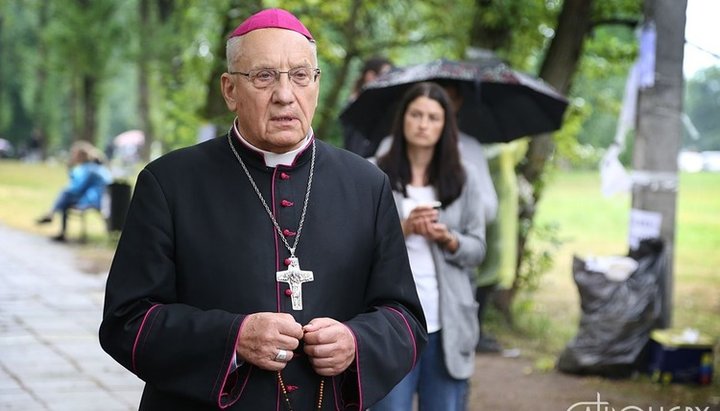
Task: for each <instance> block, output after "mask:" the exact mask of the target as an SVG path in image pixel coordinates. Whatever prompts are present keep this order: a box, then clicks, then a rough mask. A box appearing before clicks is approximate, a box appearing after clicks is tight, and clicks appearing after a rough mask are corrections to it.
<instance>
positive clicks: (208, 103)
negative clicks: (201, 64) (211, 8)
mask: <svg viewBox="0 0 720 411" xmlns="http://www.w3.org/2000/svg"><path fill="white" fill-rule="evenodd" d="M260 3H261V2H260V1H242V0H233V1H231V4H230V8H229V9H230V10H229V11H228V12H227V13H225V19H224V20H223V24H222V27H223V28H222V34H221V35H220V36H218V40H217V42H216V43H215V47H214V50H213V55H214V56H215V60H214V61H215V62H214V63H213V69H212V70H211V71H210V75H209V77H208V79H207V90H208V94H207V99H206V100H205V107H203V109H202V110H201V111H200V113H201V114H200V116H201V117H202V118H204V119H205V120H207V121H209V122H211V123H224V122H225V118H228V117H232V114H231V113H229V112H228V109H227V106H226V105H225V100H224V99H223V96H222V92H221V90H220V76H221V75H222V73H224V72H225V71H227V61H226V59H225V43H226V39H227V35H229V34H230V32H232V30H233V29H234V28H235V27H236V26H237V25H238V24H240V21H239V20H242V19H244V18H245V17H249V16H250V14H251V13H252V12H254V11H256V10H259V9H261V8H262V7H261V4H260ZM237 16H242V17H241V18H240V19H238V17H237ZM228 125H229V124H228Z"/></svg>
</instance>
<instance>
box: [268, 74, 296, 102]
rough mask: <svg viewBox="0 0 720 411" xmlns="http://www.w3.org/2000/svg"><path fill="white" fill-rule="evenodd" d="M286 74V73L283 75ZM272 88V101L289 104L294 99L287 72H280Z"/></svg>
mask: <svg viewBox="0 0 720 411" xmlns="http://www.w3.org/2000/svg"><path fill="white" fill-rule="evenodd" d="M283 74H286V75H283ZM274 87H275V89H274V90H273V101H274V102H275V103H280V104H290V103H292V102H293V101H295V93H294V90H293V84H292V81H291V80H290V76H289V75H287V73H280V78H279V79H278V80H277V82H276V83H275V86H274Z"/></svg>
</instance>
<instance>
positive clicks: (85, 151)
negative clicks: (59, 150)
mask: <svg viewBox="0 0 720 411" xmlns="http://www.w3.org/2000/svg"><path fill="white" fill-rule="evenodd" d="M68 168H69V170H70V172H69V174H70V175H69V177H70V182H69V183H68V185H67V186H66V187H65V188H64V189H63V190H62V191H61V192H60V194H59V195H58V197H57V199H56V200H55V203H54V204H53V207H52V209H50V211H48V212H47V213H45V214H44V215H42V216H41V217H40V218H39V219H38V220H37V223H38V224H48V223H50V222H52V220H53V216H54V214H55V213H61V214H62V225H61V229H60V233H59V234H58V235H56V236H55V237H52V239H53V240H55V241H65V239H66V237H65V232H66V229H67V217H68V212H69V210H70V209H71V208H76V209H87V208H96V209H98V210H99V209H100V203H101V200H102V196H103V193H104V192H105V187H106V186H107V185H108V184H110V182H111V180H112V176H111V174H110V170H108V168H107V167H105V165H104V155H103V154H102V152H100V150H98V149H97V148H95V146H93V145H92V144H90V143H88V142H87V141H82V140H80V141H76V142H75V143H73V145H72V147H71V148H70V159H69V162H68Z"/></svg>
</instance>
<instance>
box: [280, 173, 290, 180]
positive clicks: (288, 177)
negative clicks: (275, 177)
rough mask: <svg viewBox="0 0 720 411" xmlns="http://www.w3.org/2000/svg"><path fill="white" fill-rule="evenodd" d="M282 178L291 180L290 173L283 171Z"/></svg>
mask: <svg viewBox="0 0 720 411" xmlns="http://www.w3.org/2000/svg"><path fill="white" fill-rule="evenodd" d="M280 179H281V180H290V174H288V173H285V172H282V173H280Z"/></svg>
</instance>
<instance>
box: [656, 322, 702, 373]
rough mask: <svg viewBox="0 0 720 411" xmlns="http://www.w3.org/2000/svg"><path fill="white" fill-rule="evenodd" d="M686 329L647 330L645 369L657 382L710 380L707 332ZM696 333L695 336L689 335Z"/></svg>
mask: <svg viewBox="0 0 720 411" xmlns="http://www.w3.org/2000/svg"><path fill="white" fill-rule="evenodd" d="M690 336H691V338H688V331H687V330H676V329H668V330H655V331H653V332H652V333H651V334H650V346H649V362H648V371H649V372H650V376H651V379H652V380H653V381H656V382H661V383H696V384H703V385H704V384H710V383H711V382H712V378H713V345H714V341H713V340H712V338H710V337H708V336H703V335H701V334H699V333H697V332H695V333H694V334H693V333H690ZM692 337H696V338H692Z"/></svg>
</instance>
